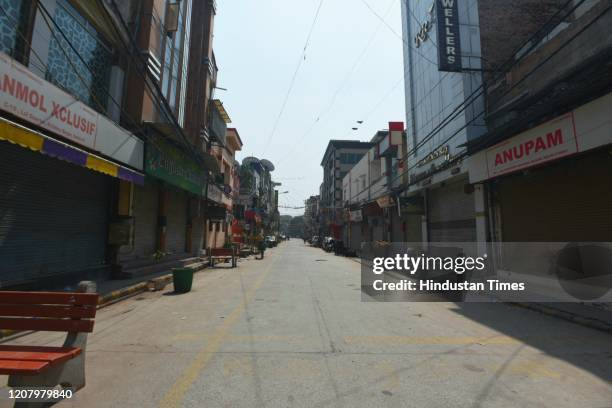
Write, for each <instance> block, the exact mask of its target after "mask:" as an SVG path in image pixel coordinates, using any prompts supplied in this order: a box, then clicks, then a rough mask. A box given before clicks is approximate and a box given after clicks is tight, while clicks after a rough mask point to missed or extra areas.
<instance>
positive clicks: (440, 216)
mask: <svg viewBox="0 0 612 408" xmlns="http://www.w3.org/2000/svg"><path fill="white" fill-rule="evenodd" d="M466 184H467V180H460V181H456V182H453V183H449V184H447V185H446V186H444V187H439V188H432V189H431V190H428V191H427V194H428V195H427V224H428V229H429V241H431V242H473V241H476V216H475V212H474V194H473V193H472V194H466V192H465V185H466Z"/></svg>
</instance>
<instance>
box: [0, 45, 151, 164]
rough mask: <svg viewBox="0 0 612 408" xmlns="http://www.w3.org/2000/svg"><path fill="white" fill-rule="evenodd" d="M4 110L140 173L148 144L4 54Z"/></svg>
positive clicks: (0, 73) (0, 78)
mask: <svg viewBox="0 0 612 408" xmlns="http://www.w3.org/2000/svg"><path fill="white" fill-rule="evenodd" d="M0 109H2V110H4V111H6V112H8V113H11V114H13V115H15V116H17V117H19V118H21V119H24V120H26V121H28V122H30V123H33V124H35V125H37V126H40V127H42V128H44V129H46V130H49V131H51V132H53V133H55V134H57V135H59V136H61V137H64V138H66V139H67V140H70V141H71V142H74V143H76V144H78V145H80V146H85V147H87V148H89V149H92V150H96V151H98V152H100V153H103V154H104V155H106V156H108V157H111V158H113V159H115V160H117V161H119V162H121V163H125V164H128V165H130V166H132V167H134V168H136V169H138V170H142V169H143V155H144V143H143V142H142V141H141V140H140V139H138V138H137V137H136V136H134V135H132V134H131V133H129V132H127V131H125V130H123V129H121V128H120V127H118V126H116V125H115V124H114V123H113V122H112V121H110V120H109V119H107V118H106V117H104V116H102V115H100V114H98V113H97V112H96V111H94V110H93V109H91V108H89V107H88V106H86V105H85V104H83V103H81V102H79V101H78V100H76V99H75V98H74V97H73V96H72V95H70V94H68V93H66V92H64V91H62V90H61V89H59V88H58V87H56V86H55V85H52V84H51V83H49V82H47V81H45V80H43V79H41V78H39V77H38V76H36V75H34V74H33V73H32V72H31V71H29V70H28V69H27V68H26V67H24V66H23V65H21V64H19V63H18V62H16V61H15V60H13V59H12V58H10V57H9V56H7V55H6V54H3V53H0Z"/></svg>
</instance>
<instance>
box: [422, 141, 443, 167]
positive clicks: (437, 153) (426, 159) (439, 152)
mask: <svg viewBox="0 0 612 408" xmlns="http://www.w3.org/2000/svg"><path fill="white" fill-rule="evenodd" d="M439 157H443V158H444V159H443V161H444V162H446V161H448V160H450V149H449V147H448V145H446V146H442V147H439V148H437V149H436V150H434V151H433V152H431V153H429V154H428V155H427V156H425V157H424V158H422V159H421V160H419V161H418V162H417V167H423V166H424V165H426V164H427V163H431V162H432V161H434V160H436V159H437V158H439Z"/></svg>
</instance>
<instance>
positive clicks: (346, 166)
mask: <svg viewBox="0 0 612 408" xmlns="http://www.w3.org/2000/svg"><path fill="white" fill-rule="evenodd" d="M371 147H372V144H371V143H367V142H360V141H358V140H330V141H329V144H328V145H327V148H326V150H325V154H323V159H322V160H321V167H323V184H322V185H321V191H320V197H321V206H320V214H321V217H320V222H321V225H320V227H321V233H323V234H325V235H333V236H334V237H336V238H338V239H340V238H341V236H340V235H341V227H342V224H343V213H342V212H343V210H342V209H343V204H342V179H343V178H344V176H345V175H346V174H347V173H348V171H349V170H350V169H351V168H352V167H353V166H354V165H355V164H356V163H357V162H358V161H359V160H361V158H362V157H363V155H364V154H365V153H366V152H367V151H368V150H369V149H370V148H371Z"/></svg>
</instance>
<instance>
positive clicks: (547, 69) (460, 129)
mask: <svg viewBox="0 0 612 408" xmlns="http://www.w3.org/2000/svg"><path fill="white" fill-rule="evenodd" d="M402 11H403V12H402V21H403V32H404V39H405V46H404V54H405V67H406V81H405V83H406V117H407V134H408V138H407V139H408V155H407V174H408V175H409V177H410V178H409V180H408V182H406V183H404V184H403V185H402V186H401V188H399V189H398V191H401V192H403V194H404V195H406V196H410V197H420V198H421V202H422V203H423V204H422V214H423V216H422V224H421V225H422V240H423V241H428V240H429V241H478V242H479V243H483V242H486V241H496V242H524V241H529V242H557V243H558V244H557V245H556V246H555V244H551V245H549V246H540V245H536V244H534V245H531V246H530V247H529V248H528V250H529V251H530V252H526V253H525V254H524V255H523V256H520V257H517V256H508V254H507V253H504V251H505V249H504V247H496V249H495V252H494V255H496V256H494V263H495V266H496V267H498V268H499V271H513V272H517V273H528V274H535V275H538V277H539V278H545V277H548V278H550V276H547V275H546V274H548V273H549V272H550V271H551V269H550V259H551V256H552V255H553V254H554V256H557V255H558V254H559V252H557V251H558V250H559V251H560V250H562V249H563V248H565V246H566V244H567V243H568V242H574V243H576V242H581V241H600V242H601V241H605V242H609V241H610V237H611V236H610V231H611V230H612V229H611V226H612V212H611V211H610V209H611V208H612V205H611V204H612V196H610V194H609V193H610V191H611V190H610V189H609V188H608V189H606V188H603V186H601V185H599V184H598V183H596V182H593V180H597V179H598V175H602V174H609V172H610V165H611V163H612V162H611V161H610V155H609V150H610V145H611V144H612V131H611V126H610V121H609V112H610V111H612V110H611V109H612V108H611V107H612V105H611V103H612V96H611V95H612V94H610V92H611V91H612V79H611V77H610V75H609V69H608V67H609V65H610V62H611V55H612V54H611V53H610V50H611V49H612V46H611V43H610V41H612V38H611V37H610V35H609V27H610V25H611V23H612V20H611V19H612V4H610V2H609V1H600V0H593V1H589V0H577V1H552V2H540V1H535V0H522V1H513V2H506V1H498V0H478V1H474V2H459V1H441V0H436V1H434V2H432V3H431V6H429V5H428V4H427V3H421V2H412V1H403V2H402ZM606 112H607V113H606ZM479 250H484V245H482V244H479ZM525 257H528V258H529V259H530V263H529V265H528V267H527V266H526V265H525V264H524V263H523V264H521V262H520V260H522V259H525ZM525 268H527V269H525ZM585 273H586V272H585ZM551 282H552V281H551ZM555 285H556V286H557V287H558V284H557V282H556V281H555V282H552V283H551V287H552V286H555ZM550 299H558V298H557V297H552V298H550ZM595 299H596V297H595V298H591V299H589V300H595Z"/></svg>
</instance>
